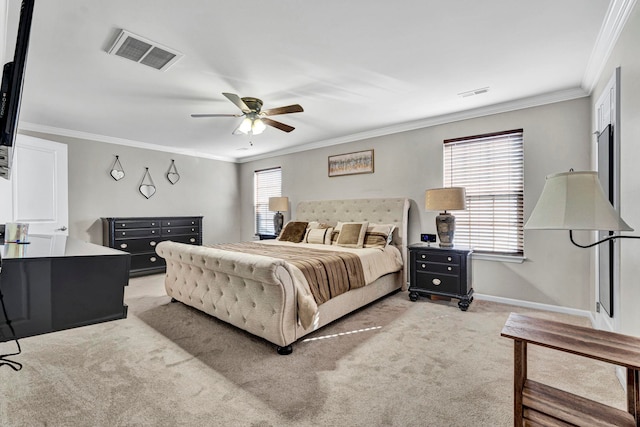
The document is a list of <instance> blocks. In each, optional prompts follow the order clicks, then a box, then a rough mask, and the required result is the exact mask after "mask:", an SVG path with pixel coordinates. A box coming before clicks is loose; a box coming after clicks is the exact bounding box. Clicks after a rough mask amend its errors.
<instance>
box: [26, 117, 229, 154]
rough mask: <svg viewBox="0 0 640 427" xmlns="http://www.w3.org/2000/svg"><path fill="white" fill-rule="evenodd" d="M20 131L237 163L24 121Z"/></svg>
mask: <svg viewBox="0 0 640 427" xmlns="http://www.w3.org/2000/svg"><path fill="white" fill-rule="evenodd" d="M20 130H21V131H23V130H27V131H31V132H40V133H46V134H50V135H58V136H66V137H69V138H80V139H88V140H90V141H97V142H106V143H107V144H117V145H126V146H128V147H135V148H143V149H145V150H154V151H164V152H167V153H175V154H183V155H185V156H193V157H202V158H205V159H213V160H221V161H223V162H234V163H235V162H236V159H235V158H233V157H225V156H215V155H213V154H208V153H204V152H201V151H195V150H185V149H180V148H176V147H167V146H164V145H158V144H149V143H148V142H140V141H134V140H131V139H124V138H116V137H113V136H106V135H98V134H95V133H89V132H81V131H77V130H71V129H63V128H57V127H53V126H44V125H38V124H35V123H29V122H24V121H21V122H20Z"/></svg>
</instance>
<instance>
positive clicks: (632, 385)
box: [627, 368, 640, 426]
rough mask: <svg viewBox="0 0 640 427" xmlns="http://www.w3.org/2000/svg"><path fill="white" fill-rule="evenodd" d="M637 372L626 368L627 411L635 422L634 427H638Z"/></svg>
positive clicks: (639, 420)
mask: <svg viewBox="0 0 640 427" xmlns="http://www.w3.org/2000/svg"><path fill="white" fill-rule="evenodd" d="M638 382H639V379H638V371H637V370H635V369H631V368H627V409H628V411H629V413H630V414H631V415H633V418H635V420H636V426H640V414H639V413H638V412H639V411H640V394H639V393H640V392H639V388H638Z"/></svg>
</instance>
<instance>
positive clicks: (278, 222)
mask: <svg viewBox="0 0 640 427" xmlns="http://www.w3.org/2000/svg"><path fill="white" fill-rule="evenodd" d="M283 225H284V215H282V213H281V212H276V214H275V215H274V216H273V231H274V233H275V235H276V236H279V235H280V232H281V231H282V226H283Z"/></svg>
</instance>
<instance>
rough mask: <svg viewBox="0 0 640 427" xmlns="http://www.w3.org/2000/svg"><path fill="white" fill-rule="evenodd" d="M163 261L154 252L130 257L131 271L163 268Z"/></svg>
mask: <svg viewBox="0 0 640 427" xmlns="http://www.w3.org/2000/svg"><path fill="white" fill-rule="evenodd" d="M165 265H166V263H165V260H164V258H162V257H161V256H160V255H158V254H156V253H155V252H149V253H146V254H137V255H131V269H132V270H133V269H136V270H138V269H143V268H158V267H163V266H165Z"/></svg>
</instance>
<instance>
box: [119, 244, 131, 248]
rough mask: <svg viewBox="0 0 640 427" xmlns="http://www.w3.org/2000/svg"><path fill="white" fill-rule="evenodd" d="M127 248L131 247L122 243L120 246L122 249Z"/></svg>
mask: <svg viewBox="0 0 640 427" xmlns="http://www.w3.org/2000/svg"><path fill="white" fill-rule="evenodd" d="M127 246H129V245H127V244H126V243H121V244H120V247H121V248H122V249H126V248H127Z"/></svg>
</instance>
